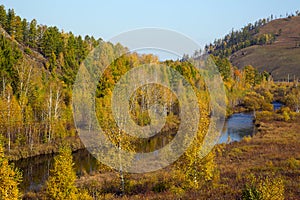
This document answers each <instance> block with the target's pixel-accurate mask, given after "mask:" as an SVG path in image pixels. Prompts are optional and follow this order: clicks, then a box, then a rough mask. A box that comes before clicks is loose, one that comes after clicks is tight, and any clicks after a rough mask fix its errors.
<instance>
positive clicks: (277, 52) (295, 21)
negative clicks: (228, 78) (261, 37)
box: [230, 16, 300, 80]
mask: <svg viewBox="0 0 300 200" xmlns="http://www.w3.org/2000/svg"><path fill="white" fill-rule="evenodd" d="M279 29H281V30H282V33H281V35H278V36H277V37H276V41H275V42H274V43H273V44H271V45H255V46H251V47H248V48H245V49H242V50H240V51H238V52H236V53H235V54H233V55H232V56H231V58H230V60H231V62H232V63H233V64H234V65H235V66H237V67H239V68H243V67H244V66H246V65H252V66H254V67H256V68H258V69H259V70H260V71H264V70H265V71H268V72H270V73H272V76H273V78H274V79H275V80H284V79H287V77H288V74H290V79H291V80H292V79H293V78H294V75H295V77H296V78H300V66H299V63H300V56H299V55H300V46H299V45H300V17H298V16H297V17H292V18H290V19H289V18H286V19H278V20H274V21H272V22H270V23H268V24H266V25H265V26H263V27H262V28H261V30H260V32H259V33H258V34H265V33H273V34H275V35H276V34H278V32H279ZM296 45H297V47H296Z"/></svg>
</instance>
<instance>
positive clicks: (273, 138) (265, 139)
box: [77, 116, 300, 200]
mask: <svg viewBox="0 0 300 200" xmlns="http://www.w3.org/2000/svg"><path fill="white" fill-rule="evenodd" d="M256 125H257V126H258V131H257V133H256V134H255V135H253V137H245V138H244V139H243V140H242V141H240V142H232V143H230V144H219V145H218V147H217V148H218V149H220V151H218V152H219V153H218V154H217V156H216V158H215V160H216V164H217V170H218V171H219V180H218V181H216V182H214V183H213V184H212V185H210V186H208V187H203V188H200V189H198V190H188V191H183V190H180V189H178V188H177V190H176V191H175V190H173V189H172V187H171V186H170V188H171V189H170V188H168V187H169V185H170V184H171V185H180V177H177V178H176V181H177V182H172V180H173V179H172V177H174V176H176V175H174V174H170V171H169V168H167V169H163V170H160V171H158V172H154V173H150V174H133V175H128V176H127V179H126V180H127V181H128V183H127V184H129V185H128V186H127V189H128V193H127V195H125V196H124V197H120V196H115V195H114V191H118V186H119V185H118V179H119V178H118V176H117V174H116V173H113V172H109V173H108V172H107V173H100V172H97V173H93V174H92V175H85V176H83V177H81V178H80V179H78V180H77V184H78V186H79V187H85V188H86V187H87V188H90V189H91V190H92V191H94V192H100V193H101V192H104V194H103V197H105V199H116V198H117V199H143V198H147V199H179V198H180V199H240V198H241V196H242V191H243V190H244V189H245V185H246V184H247V183H248V181H249V179H248V177H249V175H253V176H254V177H256V179H260V180H266V179H265V178H266V177H280V178H281V179H282V180H283V184H284V188H285V189H284V190H285V192H284V197H285V199H295V200H296V199H298V197H299V196H300V133H299V130H300V116H295V118H294V119H293V120H291V121H287V122H286V121H283V120H274V119H271V118H269V119H268V118H264V119H262V120H259V121H256ZM158 185H160V186H161V187H166V188H164V189H162V191H157V190H156V188H157V187H158Z"/></svg>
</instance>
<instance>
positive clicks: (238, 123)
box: [219, 113, 254, 143]
mask: <svg viewBox="0 0 300 200" xmlns="http://www.w3.org/2000/svg"><path fill="white" fill-rule="evenodd" d="M253 132H254V124H253V113H237V114H233V115H232V116H231V117H229V118H228V119H227V120H226V122H225V124H224V128H223V130H222V134H221V138H220V140H219V143H228V142H233V141H241V140H242V139H243V137H245V136H247V135H252V134H253Z"/></svg>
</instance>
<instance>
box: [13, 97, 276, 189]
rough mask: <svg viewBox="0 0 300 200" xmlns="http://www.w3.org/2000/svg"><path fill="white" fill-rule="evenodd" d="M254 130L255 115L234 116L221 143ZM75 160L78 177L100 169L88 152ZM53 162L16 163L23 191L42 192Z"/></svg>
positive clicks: (48, 158)
mask: <svg viewBox="0 0 300 200" xmlns="http://www.w3.org/2000/svg"><path fill="white" fill-rule="evenodd" d="M273 106H274V110H277V109H279V108H280V107H281V106H282V104H281V103H279V102H276V103H273ZM254 128H255V127H254V124H253V113H237V114H233V115H232V116H231V117H229V118H228V119H227V120H226V122H225V124H224V128H223V130H222V134H221V137H220V140H219V143H228V142H233V141H240V140H242V138H243V137H245V136H248V135H253V133H254ZM155 143H158V145H163V144H165V142H164V140H160V141H159V142H157V141H156V142H155ZM73 160H74V163H75V166H74V168H75V170H76V175H77V176H81V175H84V174H90V173H93V172H95V171H97V169H98V167H99V162H97V161H96V159H95V158H94V157H93V156H91V155H90V154H89V152H88V151H87V150H79V151H77V152H74V153H73ZM53 161H54V155H42V156H37V157H33V158H27V159H21V160H18V161H16V162H15V166H16V167H18V168H19V169H21V171H22V172H23V182H22V183H21V189H22V191H23V192H25V191H38V190H40V189H41V187H42V186H43V185H44V183H45V181H46V180H47V178H48V176H49V170H50V169H51V168H52V166H53Z"/></svg>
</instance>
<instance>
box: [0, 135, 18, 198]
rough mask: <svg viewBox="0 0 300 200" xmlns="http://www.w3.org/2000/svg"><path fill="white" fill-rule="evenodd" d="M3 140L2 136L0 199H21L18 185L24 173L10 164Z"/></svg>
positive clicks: (0, 143) (0, 142) (0, 145)
mask: <svg viewBox="0 0 300 200" xmlns="http://www.w3.org/2000/svg"><path fill="white" fill-rule="evenodd" d="M1 140H2V137H1V138H0V199H1V200H17V199H20V192H19V189H18V185H19V183H20V182H21V179H22V175H21V173H20V172H19V171H17V170H14V169H13V166H11V165H9V164H8V160H7V158H5V156H4V152H3V147H2V141H1Z"/></svg>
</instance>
